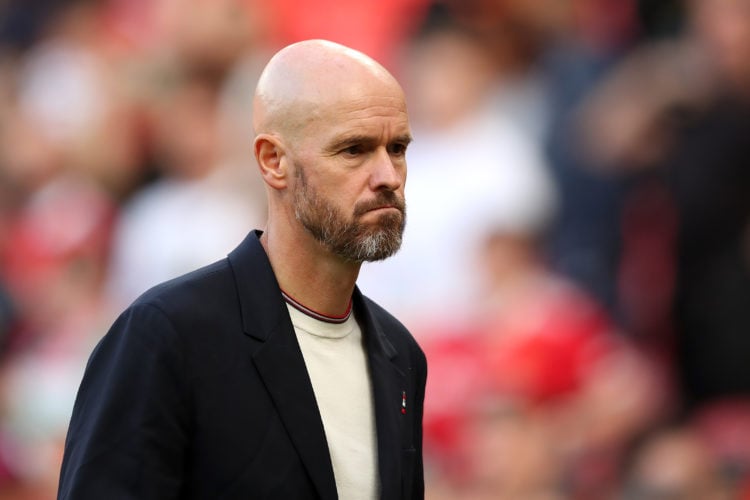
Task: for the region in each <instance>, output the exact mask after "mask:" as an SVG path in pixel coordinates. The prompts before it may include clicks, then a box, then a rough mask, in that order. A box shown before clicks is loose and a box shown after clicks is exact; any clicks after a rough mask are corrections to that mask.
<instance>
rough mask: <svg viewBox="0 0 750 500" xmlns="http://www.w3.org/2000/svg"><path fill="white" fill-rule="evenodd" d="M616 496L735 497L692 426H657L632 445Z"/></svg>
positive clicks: (628, 499)
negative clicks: (635, 444)
mask: <svg viewBox="0 0 750 500" xmlns="http://www.w3.org/2000/svg"><path fill="white" fill-rule="evenodd" d="M631 460H632V463H631V464H630V466H629V467H628V470H627V471H626V472H625V479H624V488H623V491H622V494H621V495H619V496H618V497H617V498H618V500H661V499H665V498H679V499H680V500H735V499H738V498H744V497H739V496H737V493H738V492H736V491H735V492H733V491H732V490H731V489H730V487H729V484H727V482H726V480H725V478H724V477H722V474H721V470H720V467H719V462H718V461H717V460H716V457H715V456H714V455H713V454H712V451H711V449H710V447H709V446H708V445H707V443H706V442H705V441H704V440H703V439H702V438H701V436H700V434H698V433H697V432H696V431H695V429H692V428H690V427H681V428H680V427H672V428H664V429H657V430H655V431H654V432H652V433H651V434H649V435H648V436H647V437H646V438H644V439H643V442H642V443H640V444H639V446H638V447H636V448H635V450H634V452H633V457H632V459H631Z"/></svg>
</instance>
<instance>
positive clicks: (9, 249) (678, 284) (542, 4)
mask: <svg viewBox="0 0 750 500" xmlns="http://www.w3.org/2000/svg"><path fill="white" fill-rule="evenodd" d="M306 38H327V39H330V40H334V41H338V42H341V43H344V44H347V45H350V46H352V47H354V48H357V49H360V50H362V51H364V52H366V53H368V54H369V55H371V56H373V57H375V58H376V59H378V60H379V61H381V62H382V63H383V64H384V65H385V66H386V67H387V68H388V69H390V70H391V71H392V72H393V73H394V74H395V75H396V76H397V78H398V79H399V80H400V81H401V82H402V83H403V85H404V88H405V90H406V93H407V99H408V103H409V107H410V116H411V120H412V128H413V134H414V136H415V141H414V143H413V146H412V147H410V151H409V154H408V162H409V180H408V183H407V202H408V204H409V209H408V224H407V230H406V234H405V239H404V246H403V249H402V251H401V252H400V253H399V254H398V255H397V256H395V257H393V258H391V259H389V260H387V261H384V262H382V263H374V264H368V265H365V266H364V267H363V270H362V273H361V276H360V280H359V285H360V287H361V288H362V289H363V290H364V292H365V293H366V294H368V295H370V296H371V297H372V298H374V299H376V300H377V301H379V302H381V303H382V304H383V305H384V306H386V307H387V308H389V309H390V310H391V311H392V312H394V313H395V314H396V315H397V316H398V317H399V318H401V319H402V320H403V322H404V323H405V324H406V325H407V326H408V327H409V328H410V329H411V330H412V332H413V333H414V335H415V336H416V337H417V338H418V340H419V341H420V342H421V344H422V345H423V347H424V349H425V352H426V353H427V356H428V361H429V366H430V375H429V380H428V388H427V396H426V403H425V422H424V425H425V468H426V474H427V476H426V483H427V498H428V500H443V499H451V500H454V499H455V500H468V499H471V500H489V499H493V500H557V499H571V500H589V499H590V500H598V499H604V500H609V499H612V500H666V499H670V500H690V499H695V500H713V499H716V500H720V499H728V500H730V499H750V0H683V1H679V0H673V1H670V0H662V1H658V2H657V1H649V0H640V1H639V0H443V1H437V0H360V1H357V2H349V1H344V0H276V1H274V2H264V1H262V0H193V1H191V2H186V1H179V0H3V1H0V499H19V500H27V499H29V500H36V499H49V498H54V496H55V492H56V487H57V478H58V473H59V466H60V460H61V455H62V448H63V444H64V439H65V432H66V429H67V424H68V419H69V417H70V412H71V409H72V405H73V400H74V398H75V393H76V390H77V387H78V383H79V382H80V378H81V375H82V373H83V369H84V367H85V363H86V360H87V358H88V355H89V353H90V352H91V349H92V348H93V346H94V345H95V344H96V342H97V341H98V339H99V338H100V337H101V336H102V335H103V334H104V333H105V332H106V330H107V328H108V327H109V325H110V323H111V322H112V321H113V319H114V317H115V316H116V314H117V313H118V312H119V311H120V310H121V309H122V308H123V307H125V306H126V305H127V304H128V303H129V302H130V301H132V300H133V299H134V298H135V297H136V296H137V295H139V294H140V293H141V292H143V291H144V290H145V289H146V288H148V287H150V286H151V285H153V284H155V283H157V282H159V281H162V280H164V279H167V278H171V277H173V276H176V275H178V274H181V273H183V272H185V271H188V270H191V269H193V268H195V267H198V266H200V265H203V264H206V263H209V262H211V261H214V260H217V259H219V258H222V257H223V256H224V255H226V253H227V252H228V251H230V250H231V249H232V248H234V246H235V245H236V244H237V243H239V241H240V240H241V239H242V238H243V237H244V235H245V234H246V232H247V231H248V230H249V229H251V228H254V227H262V225H263V222H264V218H265V213H264V210H265V199H264V196H265V195H264V192H263V188H262V186H261V183H260V182H261V181H260V178H259V176H258V175H257V174H256V170H255V165H254V160H253V158H252V146H251V144H252V129H251V111H252V110H251V106H250V101H251V97H252V92H253V89H254V84H255V80H256V78H257V77H258V75H259V71H260V70H261V69H262V66H263V65H264V64H265V62H266V61H267V59H268V57H269V56H270V55H271V54H272V53H273V52H275V51H276V50H277V49H278V48H280V47H281V46H283V45H286V44H287V43H290V42H293V41H297V40H301V39H306Z"/></svg>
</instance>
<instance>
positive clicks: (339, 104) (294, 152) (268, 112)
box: [253, 40, 411, 262]
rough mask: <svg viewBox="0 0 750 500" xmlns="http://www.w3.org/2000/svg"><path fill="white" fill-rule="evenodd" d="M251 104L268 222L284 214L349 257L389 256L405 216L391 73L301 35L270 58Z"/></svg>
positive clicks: (396, 90) (403, 133)
mask: <svg viewBox="0 0 750 500" xmlns="http://www.w3.org/2000/svg"><path fill="white" fill-rule="evenodd" d="M253 109H254V114H253V125H254V128H255V133H256V138H255V145H254V146H255V155H256V158H257V160H258V164H259V166H260V170H261V173H262V175H263V178H264V180H265V182H266V185H267V186H268V194H269V217H270V219H271V221H273V219H274V218H277V219H278V218H283V217H286V218H287V222H288V223H289V224H293V225H294V226H295V227H294V228H293V229H294V230H296V229H299V230H300V231H303V232H304V233H305V234H306V236H307V237H312V238H313V239H314V240H315V241H317V242H318V243H319V244H322V246H323V247H324V248H325V249H326V250H327V251H329V252H331V253H333V254H335V255H338V256H339V257H341V258H344V259H346V260H350V261H355V262H361V261H367V260H379V259H383V258H386V257H388V256H390V255H392V254H393V253H394V252H395V251H396V250H397V249H398V247H399V246H400V243H401V235H402V233H403V229H404V224H405V204H404V182H405V180H406V160H405V153H406V147H407V145H408V143H409V141H410V140H411V135H410V129H409V121H408V117H407V113H406V103H405V99H404V94H403V91H402V90H401V87H400V86H399V84H398V82H396V80H395V79H394V78H393V76H391V75H390V73H388V71H387V70H385V68H383V67H382V66H380V65H379V64H378V63H376V62H375V61H373V60H372V59H370V58H369V57H367V56H365V55H364V54H362V53H360V52H357V51H354V50H352V49H349V48H347V47H344V46H342V45H338V44H335V43H332V42H327V41H323V40H310V41H305V42H300V43H296V44H293V45H290V46H288V47H286V48H284V49H282V50H281V51H280V52H278V53H277V54H276V55H275V56H274V57H273V58H272V59H271V61H270V62H269V63H268V65H267V66H266V69H265V70H264V71H263V74H262V75H261V77H260V80H259V82H258V87H257V89H256V93H255V99H254V107H253Z"/></svg>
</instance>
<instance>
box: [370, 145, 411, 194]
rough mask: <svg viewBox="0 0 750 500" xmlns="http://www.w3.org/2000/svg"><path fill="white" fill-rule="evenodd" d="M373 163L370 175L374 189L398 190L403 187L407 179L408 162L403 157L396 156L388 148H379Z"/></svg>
mask: <svg viewBox="0 0 750 500" xmlns="http://www.w3.org/2000/svg"><path fill="white" fill-rule="evenodd" d="M373 163H374V165H373V168H372V173H371V175H370V181H371V187H372V189H373V191H380V190H387V191H397V190H398V189H400V188H401V187H403V185H404V181H405V179H406V163H405V162H404V159H403V157H398V158H394V157H393V156H391V155H390V154H389V153H388V151H387V150H386V148H378V150H377V154H376V155H375V157H374V159H373Z"/></svg>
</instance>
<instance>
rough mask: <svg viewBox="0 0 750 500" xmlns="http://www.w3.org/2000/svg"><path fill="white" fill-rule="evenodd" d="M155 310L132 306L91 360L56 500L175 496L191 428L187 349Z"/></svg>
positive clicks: (160, 312)
mask: <svg viewBox="0 0 750 500" xmlns="http://www.w3.org/2000/svg"><path fill="white" fill-rule="evenodd" d="M179 340H180V339H179V337H178V335H177V332H176V330H175V328H174V327H173V325H172V323H171V322H170V321H169V319H168V318H167V317H166V315H165V314H164V313H163V312H162V311H161V310H160V309H159V308H157V307H155V306H153V305H149V304H140V305H135V306H132V307H131V308H130V309H128V310H126V311H125V312H124V313H123V314H122V315H121V316H120V317H119V318H118V319H117V321H116V322H115V323H114V325H113V326H112V328H111V329H110V331H109V332H108V333H107V334H106V335H105V336H104V337H103V339H102V340H101V341H100V343H99V344H98V345H97V347H96V348H95V349H94V352H93V353H92V355H91V358H90V359H89V362H88V365H87V367H86V371H85V373H84V377H83V381H82V382H81V386H80V389H79V392H78V396H77V398H76V403H75V406H74V409H73V415H72V418H71V422H70V426H69V428H68V436H67V439H66V443H65V452H64V457H63V464H62V470H61V474H60V483H59V490H58V499H59V500H62V499H75V500H86V499H92V500H93V499H97V500H99V499H102V498H111V499H138V500H148V499H159V500H165V499H171V498H178V497H179V496H180V491H181V488H182V484H183V471H184V469H185V462H186V458H185V456H186V450H187V445H188V427H189V424H190V422H189V412H188V407H189V398H188V395H189V391H188V387H187V384H188V382H187V379H186V375H187V367H186V361H185V354H184V347H183V346H182V344H181V343H180V341H179Z"/></svg>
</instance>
